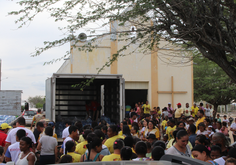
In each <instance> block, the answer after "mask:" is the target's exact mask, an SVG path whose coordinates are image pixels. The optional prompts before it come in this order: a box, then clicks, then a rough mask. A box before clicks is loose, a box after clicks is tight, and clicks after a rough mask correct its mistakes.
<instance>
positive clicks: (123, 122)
mask: <svg viewBox="0 0 236 165" xmlns="http://www.w3.org/2000/svg"><path fill="white" fill-rule="evenodd" d="M124 125H127V122H126V121H122V122H121V123H120V129H121V130H122V129H123V126H124Z"/></svg>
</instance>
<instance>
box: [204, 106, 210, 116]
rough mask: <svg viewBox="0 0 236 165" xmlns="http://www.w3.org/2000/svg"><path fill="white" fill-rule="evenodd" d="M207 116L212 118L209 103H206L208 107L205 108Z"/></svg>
mask: <svg viewBox="0 0 236 165" xmlns="http://www.w3.org/2000/svg"><path fill="white" fill-rule="evenodd" d="M205 116H206V118H208V119H210V117H211V110H210V108H209V105H208V104H206V108H205Z"/></svg>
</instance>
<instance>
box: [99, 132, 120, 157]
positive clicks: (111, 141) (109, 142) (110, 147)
mask: <svg viewBox="0 0 236 165" xmlns="http://www.w3.org/2000/svg"><path fill="white" fill-rule="evenodd" d="M116 139H124V137H123V136H120V135H116V136H113V137H111V138H109V139H107V140H106V142H105V143H104V145H105V146H107V148H108V150H109V151H110V153H111V154H112V153H114V149H113V144H114V142H115V141H116Z"/></svg>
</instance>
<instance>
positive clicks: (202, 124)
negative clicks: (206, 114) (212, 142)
mask: <svg viewBox="0 0 236 165" xmlns="http://www.w3.org/2000/svg"><path fill="white" fill-rule="evenodd" d="M200 126H202V127H204V128H205V127H206V126H205V124H204V123H203V122H201V123H199V124H198V129H199V127H200Z"/></svg>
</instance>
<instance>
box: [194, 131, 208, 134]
mask: <svg viewBox="0 0 236 165" xmlns="http://www.w3.org/2000/svg"><path fill="white" fill-rule="evenodd" d="M196 134H197V135H207V134H208V132H207V131H203V132H201V131H200V130H198V131H197V132H196Z"/></svg>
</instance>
